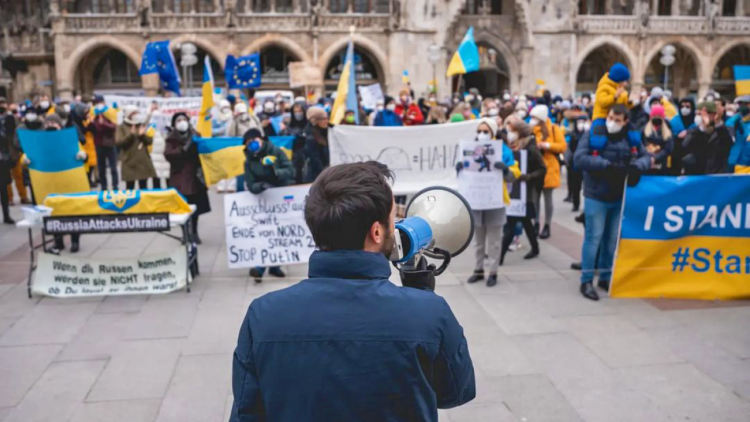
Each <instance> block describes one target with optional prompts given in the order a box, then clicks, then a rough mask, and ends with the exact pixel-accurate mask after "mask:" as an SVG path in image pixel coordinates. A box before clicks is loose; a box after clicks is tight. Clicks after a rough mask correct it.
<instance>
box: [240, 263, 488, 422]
mask: <svg viewBox="0 0 750 422" xmlns="http://www.w3.org/2000/svg"><path fill="white" fill-rule="evenodd" d="M390 274H391V266H390V263H389V262H388V261H387V260H386V258H385V257H384V256H383V255H381V254H376V253H370V252H364V251H337V252H320V251H318V252H315V253H313V255H312V257H311V258H310V269H309V276H310V278H309V279H307V280H303V281H301V282H300V283H298V284H296V285H294V286H292V287H289V288H287V289H284V290H279V291H276V292H273V293H269V294H267V295H265V296H263V297H261V298H259V299H256V300H254V301H253V303H252V304H251V305H250V308H249V309H248V311H247V316H246V317H245V321H244V322H243V323H242V327H241V328H240V334H239V339H238V341H237V349H236V350H235V352H234V364H233V369H232V389H233V392H234V405H233V406H232V415H231V418H230V422H248V421H289V422H292V421H294V422H297V421H324V422H337V421H341V422H344V421H346V422H349V421H373V422H374V421H378V422H380V421H393V422H396V421H409V422H411V421H437V420H438V416H437V409H438V408H451V407H455V406H460V405H462V404H464V403H466V402H468V401H470V400H472V399H473V398H474V396H475V393H476V391H475V384H474V368H473V366H472V363H471V358H470V356H469V350H468V346H467V343H466V338H464V335H463V329H462V328H461V326H460V325H459V324H458V321H457V320H456V318H455V316H454V315H453V312H451V309H450V307H449V306H448V304H447V303H446V302H445V300H444V299H443V298H442V297H440V296H438V295H436V294H435V293H433V292H429V291H423V290H417V289H412V288H408V287H398V286H396V285H394V284H392V283H391V282H390V281H388V277H389V276H390Z"/></svg>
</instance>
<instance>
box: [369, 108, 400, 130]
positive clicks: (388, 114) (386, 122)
mask: <svg viewBox="0 0 750 422" xmlns="http://www.w3.org/2000/svg"><path fill="white" fill-rule="evenodd" d="M403 125H404V121H403V120H401V116H399V115H398V114H396V113H394V112H392V111H390V110H387V109H384V110H381V111H378V113H377V115H375V126H403Z"/></svg>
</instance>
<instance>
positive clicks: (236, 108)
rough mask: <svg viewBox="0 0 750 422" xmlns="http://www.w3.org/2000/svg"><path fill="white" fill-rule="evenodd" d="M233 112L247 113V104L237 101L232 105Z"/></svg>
mask: <svg viewBox="0 0 750 422" xmlns="http://www.w3.org/2000/svg"><path fill="white" fill-rule="evenodd" d="M234 112H235V113H243V114H244V113H247V104H245V103H237V104H236V105H235V106H234Z"/></svg>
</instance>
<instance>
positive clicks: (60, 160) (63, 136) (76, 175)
mask: <svg viewBox="0 0 750 422" xmlns="http://www.w3.org/2000/svg"><path fill="white" fill-rule="evenodd" d="M18 139H19V142H20V143H21V148H22V149H23V152H24V154H26V157H27V158H28V159H29V161H30V164H29V176H30V177H31V186H32V189H33V190H34V199H35V200H36V203H37V204H41V203H43V202H44V200H45V198H47V196H48V195H51V194H55V193H73V192H88V191H89V190H90V189H91V187H90V186H89V181H88V178H87V177H86V171H85V170H84V167H83V164H84V161H80V160H78V159H77V158H76V155H77V154H78V152H79V151H81V146H80V144H79V143H78V131H77V130H76V129H75V128H67V129H62V130H57V131H50V132H48V131H42V130H25V129H21V130H19V131H18ZM2 189H5V187H2Z"/></svg>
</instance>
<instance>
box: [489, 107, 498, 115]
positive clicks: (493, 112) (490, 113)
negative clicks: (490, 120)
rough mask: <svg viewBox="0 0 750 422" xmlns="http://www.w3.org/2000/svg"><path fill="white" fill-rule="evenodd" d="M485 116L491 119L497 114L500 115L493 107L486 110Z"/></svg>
mask: <svg viewBox="0 0 750 422" xmlns="http://www.w3.org/2000/svg"><path fill="white" fill-rule="evenodd" d="M487 114H488V115H490V116H492V117H495V116H497V115H498V114H500V110H498V109H496V108H494V107H493V108H491V109H489V110H487Z"/></svg>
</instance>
